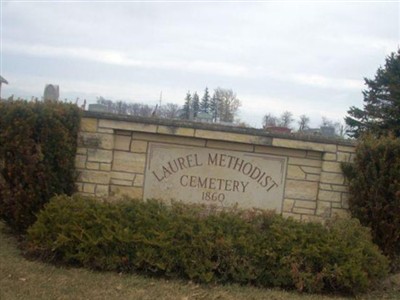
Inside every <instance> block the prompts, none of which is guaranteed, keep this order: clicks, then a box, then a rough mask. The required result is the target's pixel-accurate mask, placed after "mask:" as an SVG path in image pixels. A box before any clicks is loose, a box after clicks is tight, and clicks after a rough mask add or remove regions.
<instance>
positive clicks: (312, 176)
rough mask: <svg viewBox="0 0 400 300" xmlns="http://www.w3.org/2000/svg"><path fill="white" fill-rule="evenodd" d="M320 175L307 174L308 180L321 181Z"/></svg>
mask: <svg viewBox="0 0 400 300" xmlns="http://www.w3.org/2000/svg"><path fill="white" fill-rule="evenodd" d="M319 178H320V176H319V175H315V174H307V175H306V180H307V181H318V182H319Z"/></svg>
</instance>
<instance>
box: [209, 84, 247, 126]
mask: <svg viewBox="0 0 400 300" xmlns="http://www.w3.org/2000/svg"><path fill="white" fill-rule="evenodd" d="M214 97H215V99H216V100H217V105H218V107H217V113H218V117H219V119H220V121H222V122H233V121H234V119H235V116H236V114H237V112H238V110H239V107H240V106H241V105H242V104H241V102H240V100H239V99H238V98H237V97H236V94H235V93H234V92H233V91H232V90H230V89H229V90H228V89H223V88H216V89H215V90H214Z"/></svg>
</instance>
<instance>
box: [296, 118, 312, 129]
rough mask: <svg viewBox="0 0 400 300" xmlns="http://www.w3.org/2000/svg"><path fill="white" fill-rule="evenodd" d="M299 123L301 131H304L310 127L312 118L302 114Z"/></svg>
mask: <svg viewBox="0 0 400 300" xmlns="http://www.w3.org/2000/svg"><path fill="white" fill-rule="evenodd" d="M297 123H298V124H299V131H304V130H305V129H308V128H309V126H308V124H309V123H310V118H309V117H307V116H306V115H301V116H300V120H299V121H298V122H297Z"/></svg>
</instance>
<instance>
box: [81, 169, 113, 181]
mask: <svg viewBox="0 0 400 300" xmlns="http://www.w3.org/2000/svg"><path fill="white" fill-rule="evenodd" d="M78 181H80V182H88V183H100V184H108V183H109V182H110V173H109V172H103V171H93V170H82V171H80V174H79V178H78Z"/></svg>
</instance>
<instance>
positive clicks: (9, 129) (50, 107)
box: [0, 100, 80, 233]
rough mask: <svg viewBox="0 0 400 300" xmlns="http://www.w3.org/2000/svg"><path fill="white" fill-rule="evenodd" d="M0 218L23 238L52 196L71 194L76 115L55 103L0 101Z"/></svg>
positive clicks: (68, 107) (73, 109) (71, 108)
mask: <svg viewBox="0 0 400 300" xmlns="http://www.w3.org/2000/svg"><path fill="white" fill-rule="evenodd" d="M0 116H1V118H0V217H1V218H2V219H4V220H5V222H6V223H8V225H9V226H10V227H11V228H12V229H13V230H14V231H16V232H18V233H23V232H24V231H25V230H26V228H27V227H28V226H30V225H31V224H33V222H34V221H35V220H36V216H35V214H36V213H37V212H38V211H39V210H40V209H41V208H42V207H43V204H44V203H46V202H47V201H49V199H50V198H51V197H52V196H54V195H55V194H62V193H65V194H72V193H73V192H74V191H75V173H74V172H75V171H74V170H75V169H74V161H75V154H76V147H77V133H78V129H79V120H80V113H79V109H78V108H77V107H76V106H75V105H71V104H65V103H60V102H46V103H44V102H37V101H36V102H27V101H21V100H18V101H0Z"/></svg>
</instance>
